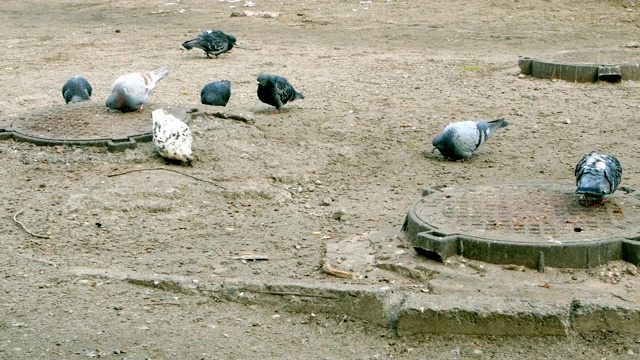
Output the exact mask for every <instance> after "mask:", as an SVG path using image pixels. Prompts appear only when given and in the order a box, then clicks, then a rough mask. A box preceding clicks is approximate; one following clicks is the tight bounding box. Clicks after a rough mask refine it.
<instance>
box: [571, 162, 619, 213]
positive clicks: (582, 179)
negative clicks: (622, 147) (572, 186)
mask: <svg viewBox="0 0 640 360" xmlns="http://www.w3.org/2000/svg"><path fill="white" fill-rule="evenodd" d="M575 176H576V186H577V187H578V189H577V190H576V194H582V195H584V199H585V204H586V205H587V206H591V205H602V204H603V203H605V202H606V201H607V200H605V199H604V196H605V195H609V194H613V193H614V192H615V191H616V189H617V188H618V185H620V180H621V179H622V166H620V162H619V161H618V159H616V158H615V157H613V156H611V155H606V154H597V153H590V154H587V155H585V157H583V158H582V160H580V162H579V163H578V165H576V170H575Z"/></svg>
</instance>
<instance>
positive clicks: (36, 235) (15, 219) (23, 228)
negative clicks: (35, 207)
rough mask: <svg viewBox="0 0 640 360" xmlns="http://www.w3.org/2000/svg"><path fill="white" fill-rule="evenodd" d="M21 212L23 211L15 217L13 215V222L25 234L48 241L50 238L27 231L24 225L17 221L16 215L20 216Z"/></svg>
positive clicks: (21, 211)
mask: <svg viewBox="0 0 640 360" xmlns="http://www.w3.org/2000/svg"><path fill="white" fill-rule="evenodd" d="M23 212H24V210H20V211H18V212H17V213H16V214H15V215H13V221H15V223H16V224H18V225H20V227H21V228H22V230H24V231H25V232H26V233H27V234H29V235H31V236H33V237H37V238H40V239H49V238H51V236H49V235H40V234H36V233H34V232H31V231H29V229H27V227H26V226H24V224H23V223H22V222H20V221H19V220H18V215H20V214H22V213H23Z"/></svg>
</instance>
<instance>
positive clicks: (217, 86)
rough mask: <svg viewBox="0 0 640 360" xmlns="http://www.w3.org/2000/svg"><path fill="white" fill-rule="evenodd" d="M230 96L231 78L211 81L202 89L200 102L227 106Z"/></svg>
mask: <svg viewBox="0 0 640 360" xmlns="http://www.w3.org/2000/svg"><path fill="white" fill-rule="evenodd" d="M229 97H231V82H230V81H229V80H222V81H214V82H210V83H208V84H207V85H205V86H204V87H203V88H202V90H200V102H201V103H203V104H205V105H213V106H226V105H227V102H229Z"/></svg>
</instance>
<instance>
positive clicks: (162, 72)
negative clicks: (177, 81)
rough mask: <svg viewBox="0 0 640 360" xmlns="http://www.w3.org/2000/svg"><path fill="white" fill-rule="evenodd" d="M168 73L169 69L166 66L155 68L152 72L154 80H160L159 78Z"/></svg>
mask: <svg viewBox="0 0 640 360" xmlns="http://www.w3.org/2000/svg"><path fill="white" fill-rule="evenodd" d="M168 73H169V69H167V68H166V67H164V66H163V67H161V68H160V69H158V70H156V71H155V72H154V75H155V76H156V78H157V79H156V82H158V81H160V79H162V78H163V77H165V76H167V74H168Z"/></svg>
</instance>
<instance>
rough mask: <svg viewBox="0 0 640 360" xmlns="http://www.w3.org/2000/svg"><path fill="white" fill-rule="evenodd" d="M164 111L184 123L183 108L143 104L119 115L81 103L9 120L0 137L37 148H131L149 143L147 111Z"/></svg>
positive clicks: (105, 108)
mask: <svg viewBox="0 0 640 360" xmlns="http://www.w3.org/2000/svg"><path fill="white" fill-rule="evenodd" d="M161 107H162V108H164V109H165V110H167V111H168V112H169V113H172V114H174V115H175V116H176V117H178V118H181V119H183V120H185V121H187V120H188V116H187V112H186V111H185V110H184V109H180V108H176V107H171V106H161V105H158V104H147V105H145V110H143V111H142V112H128V113H122V112H120V111H113V110H109V109H108V108H107V107H106V106H105V105H104V104H103V103H96V102H93V101H84V102H80V103H75V104H68V105H59V106H54V107H50V108H46V109H41V110H37V111H34V112H31V113H27V114H22V115H19V116H17V117H15V118H14V119H13V121H12V122H11V125H10V127H9V128H5V129H2V131H1V132H0V137H2V138H3V139H8V138H13V139H15V140H17V141H27V142H32V143H35V144H37V145H62V144H67V145H88V146H91V145H93V146H109V148H111V149H113V150H119V149H121V148H132V147H135V144H136V142H144V141H151V140H152V136H151V112H152V111H153V110H155V109H158V108H161Z"/></svg>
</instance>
